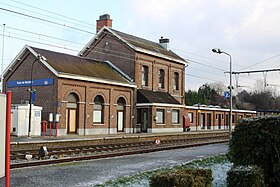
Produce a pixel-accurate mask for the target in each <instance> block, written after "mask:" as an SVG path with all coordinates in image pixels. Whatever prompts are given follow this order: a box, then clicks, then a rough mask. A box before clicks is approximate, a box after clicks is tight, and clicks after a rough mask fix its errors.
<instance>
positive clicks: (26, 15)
mask: <svg viewBox="0 0 280 187" xmlns="http://www.w3.org/2000/svg"><path fill="white" fill-rule="evenodd" d="M14 2H17V1H14ZM21 4H24V3H21ZM0 10H4V11H7V12H10V13H14V14H18V15H21V16H25V17H29V18H32V19H36V20H39V21H44V22H48V23H51V24H55V25H59V26H63V27H67V28H70V29H74V30H78V31H81V32H85V33H88V34H94V35H96V34H95V33H93V32H90V31H86V30H83V29H78V28H75V27H71V26H66V25H65V24H60V23H57V22H54V21H49V20H46V19H43V18H38V17H35V16H31V15H28V14H23V13H20V12H17V11H12V10H8V9H4V8H0ZM41 10H42V11H44V9H41ZM46 12H50V11H46ZM50 13H53V12H50ZM57 15H59V14H57ZM59 16H63V15H59ZM67 18H70V17H67ZM70 19H72V18H70ZM18 30H19V29H18ZM23 32H24V31H23ZM30 33H31V32H30ZM109 34H111V33H109ZM44 36H45V37H46V35H44ZM11 38H14V39H19V40H24V41H29V42H33V43H38V44H43V45H48V46H52V47H57V48H61V49H66V50H71V51H79V50H76V49H71V48H67V47H61V46H57V45H52V44H45V43H42V42H35V41H32V40H27V39H22V38H19V37H11ZM53 39H55V38H53ZM56 39H58V38H56ZM65 42H73V41H65ZM137 42H139V41H137ZM80 45H82V44H80ZM176 50H177V49H176ZM99 52H100V51H99ZM192 54H194V53H192ZM195 55H196V56H200V57H203V58H208V57H204V56H202V55H197V54H195ZM279 55H280V54H279ZM279 55H277V56H279ZM273 58H274V57H273ZM129 59H130V58H129ZM208 59H210V60H215V61H217V60H216V59H211V58H208ZM185 60H187V61H190V62H193V63H197V64H200V65H203V66H207V67H210V68H213V69H216V70H220V71H226V70H225V69H222V68H218V67H213V66H212V65H208V64H205V63H202V62H198V61H195V60H191V59H185ZM205 79H209V78H205Z"/></svg>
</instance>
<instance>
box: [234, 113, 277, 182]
mask: <svg viewBox="0 0 280 187" xmlns="http://www.w3.org/2000/svg"><path fill="white" fill-rule="evenodd" d="M279 134H280V116H279V117H277V116H276V117H275V116H271V117H264V118H253V119H249V120H246V119H244V120H241V121H239V124H238V125H237V126H236V127H235V131H234V132H233V134H232V139H231V140H230V144H229V148H230V150H229V158H230V160H231V161H232V162H233V164H234V165H235V166H237V165H257V166H259V167H261V168H263V169H264V176H265V183H266V184H268V185H269V186H280V156H279V153H280V136H279Z"/></svg>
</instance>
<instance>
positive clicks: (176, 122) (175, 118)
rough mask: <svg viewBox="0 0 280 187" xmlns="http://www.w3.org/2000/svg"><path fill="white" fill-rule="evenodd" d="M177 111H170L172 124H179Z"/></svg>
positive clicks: (178, 112)
mask: <svg viewBox="0 0 280 187" xmlns="http://www.w3.org/2000/svg"><path fill="white" fill-rule="evenodd" d="M179 114H180V111H179V110H172V123H173V124H179Z"/></svg>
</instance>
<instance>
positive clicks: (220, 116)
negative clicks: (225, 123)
mask: <svg viewBox="0 0 280 187" xmlns="http://www.w3.org/2000/svg"><path fill="white" fill-rule="evenodd" d="M221 126H222V115H221V114H218V127H219V129H221Z"/></svg>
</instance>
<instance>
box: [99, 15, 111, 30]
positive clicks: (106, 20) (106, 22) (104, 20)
mask: <svg viewBox="0 0 280 187" xmlns="http://www.w3.org/2000/svg"><path fill="white" fill-rule="evenodd" d="M112 21H113V20H111V19H110V15H109V14H104V15H101V16H99V20H96V33H98V31H99V30H100V29H102V27H103V26H107V27H112Z"/></svg>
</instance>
